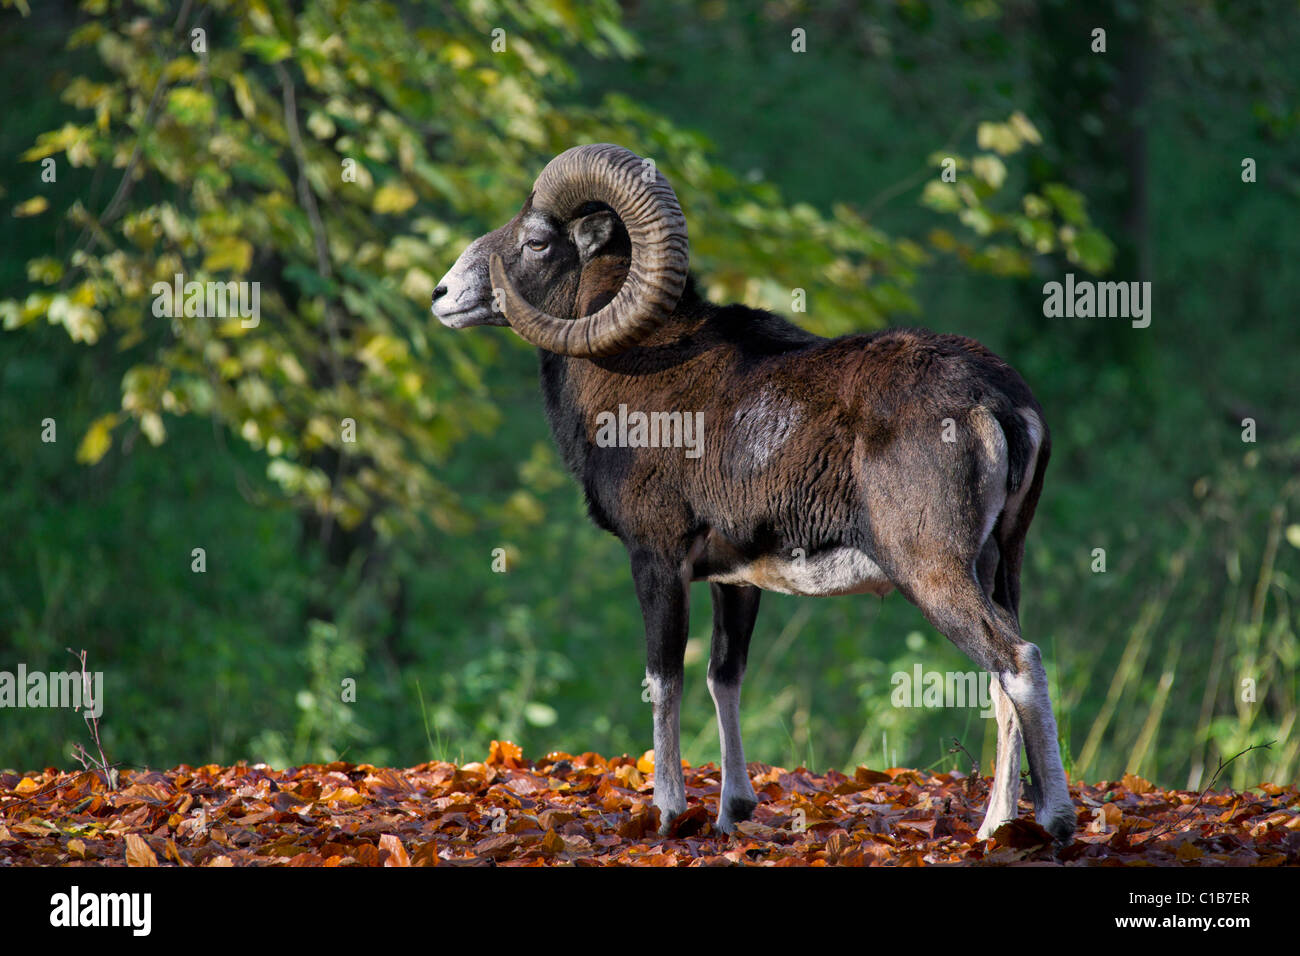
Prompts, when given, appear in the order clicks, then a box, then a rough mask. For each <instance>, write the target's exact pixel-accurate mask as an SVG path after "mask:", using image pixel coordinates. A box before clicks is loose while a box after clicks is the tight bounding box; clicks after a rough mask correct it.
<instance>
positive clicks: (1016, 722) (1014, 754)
mask: <svg viewBox="0 0 1300 956" xmlns="http://www.w3.org/2000/svg"><path fill="white" fill-rule="evenodd" d="M975 573H976V575H977V576H978V577H979V582H980V588H981V590H983V591H984V596H985V597H986V598H989V599H990V600H992V601H994V602H996V598H995V597H994V592H995V591H996V590H997V579H998V575H999V574H1001V573H1003V568H1002V555H1001V551H1000V549H999V547H998V542H997V539H996V538H995V537H994V536H993V535H989V536H988V537H987V538H986V539H985V540H984V547H983V548H982V549H981V550H980V556H979V560H978V561H976V563H975ZM990 690H991V693H992V697H993V715H994V717H995V718H996V719H997V722H998V743H997V756H996V758H995V760H994V765H993V787H992V790H991V791H990V793H989V805H988V809H987V810H986V811H985V813H984V822H983V823H982V824H981V825H980V829H979V838H980V839H981V840H987V839H988V838H989V837H991V836H992V835H993V832H994V831H995V830H996V829H997V828H998V827H1000V826H1002V824H1004V823H1009V822H1010V821H1012V820H1014V819H1015V818H1016V814H1017V813H1018V812H1019V805H1020V748H1021V746H1022V743H1023V741H1022V739H1021V734H1020V718H1019V717H1018V716H1016V708H1015V706H1014V705H1013V704H1012V703H1011V698H1009V697H1007V695H1006V694H1005V693H1004V692H1003V690H1002V682H1001V681H1000V680H998V678H997V675H996V674H995V675H993V681H992V683H991V684H990Z"/></svg>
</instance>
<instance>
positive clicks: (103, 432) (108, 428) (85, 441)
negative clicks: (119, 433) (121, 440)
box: [77, 415, 117, 465]
mask: <svg viewBox="0 0 1300 956" xmlns="http://www.w3.org/2000/svg"><path fill="white" fill-rule="evenodd" d="M115 427H117V416H116V415H101V416H100V417H99V418H97V419H95V421H94V423H93V424H92V425H91V426H90V428H88V429H87V430H86V434H85V437H83V438H82V439H81V444H80V445H78V446H77V461H79V462H81V463H82V464H83V465H93V464H95V463H96V462H98V461H99V459H101V458H103V457H104V454H105V453H106V452H107V451H108V449H109V448H110V447H111V446H112V444H113V435H112V432H113V429H114V428H115Z"/></svg>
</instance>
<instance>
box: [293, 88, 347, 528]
mask: <svg viewBox="0 0 1300 956" xmlns="http://www.w3.org/2000/svg"><path fill="white" fill-rule="evenodd" d="M275 75H276V77H277V78H278V79H279V80H280V90H281V93H282V95H283V99H284V125H285V129H286V131H287V132H288V133H289V147H290V151H291V152H292V153H293V158H294V162H295V164H296V165H297V167H298V202H299V203H301V204H302V207H303V211H304V212H306V213H307V221H308V222H309V223H311V234H312V245H313V246H314V248H315V251H316V271H317V272H318V273H320V276H321V278H322V279H327V280H332V279H333V278H334V269H333V266H332V265H331V262H330V249H329V238H328V235H327V234H326V232H325V222H324V220H322V219H321V215H320V208H319V207H318V206H317V205H316V196H315V194H314V193H313V192H312V189H311V182H310V181H309V180H308V178H307V151H306V149H305V148H304V147H303V144H302V133H301V131H300V130H299V128H298V100H297V96H296V95H295V91H294V86H293V80H292V78H291V77H290V76H289V71H288V70H286V69H285V68H284V64H282V63H277V64H275ZM325 329H326V331H327V333H328V334H329V368H330V374H331V376H332V378H333V381H332V382H331V383H330V384H331V385H332V386H333V387H334V388H335V389H337V388H338V387H339V383H340V382H341V381H342V380H343V371H342V369H341V368H340V367H339V316H338V310H337V308H336V306H335V304H334V301H333V298H332V297H330V296H326V297H325ZM346 469H347V456H346V455H344V454H343V449H342V448H340V450H339V457H338V467H337V468H335V469H334V472H333V474H332V475H331V476H330V499H331V500H330V509H329V510H327V511H326V513H325V520H324V521H323V522H322V524H321V543H322V544H323V545H325V546H328V545H329V542H330V538H331V537H332V535H333V532H334V510H333V505H334V498H335V496H336V495H337V493H338V484H339V479H340V478H342V476H343V472H344V471H345V470H346Z"/></svg>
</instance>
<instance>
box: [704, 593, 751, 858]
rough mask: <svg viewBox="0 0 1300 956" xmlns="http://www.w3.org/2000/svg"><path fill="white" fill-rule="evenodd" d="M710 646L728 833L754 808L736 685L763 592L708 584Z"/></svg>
mask: <svg viewBox="0 0 1300 956" xmlns="http://www.w3.org/2000/svg"><path fill="white" fill-rule="evenodd" d="M709 590H710V592H711V593H712V595H713V646H712V648H711V650H710V652H709V693H710V694H712V695H713V705H714V707H715V708H717V711H718V736H719V738H720V739H721V741H722V793H721V794H719V795H718V829H719V830H721V831H722V832H723V833H730V832H731V831H732V828H733V827H734V826H735V824H736V823H738V822H740V821H741V820H748V819H749V818H750V816H751V815H752V814H753V812H754V807H755V806H757V805H758V797H757V795H755V793H754V785H753V784H752V783H750V780H749V770H748V769H747V768H746V766H745V748H744V746H743V745H742V744H741V742H740V683H741V681H742V680H743V679H744V677H745V660H746V657H747V655H748V654H749V638H750V635H751V634H753V632H754V618H755V617H756V616H757V615H758V599H759V596H760V595H761V594H762V593H763V592H762V591H760V590H759V589H758V588H755V587H750V586H748V585H732V584H711V585H709Z"/></svg>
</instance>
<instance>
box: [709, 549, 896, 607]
mask: <svg viewBox="0 0 1300 956" xmlns="http://www.w3.org/2000/svg"><path fill="white" fill-rule="evenodd" d="M704 580H706V581H712V582H714V583H716V584H752V585H753V586H754V587H758V588H762V589H763V590H765V591H779V592H780V593H782V594H797V595H802V596H805V597H830V596H833V595H837V594H879V595H884V594H887V593H889V592H890V591H891V590H893V587H894V585H893V582H891V581H890V580H889V578H888V577H886V575H885V572H884V571H882V570H881V569H880V566H879V565H877V564H876V562H875V561H873V560H872V559H871V557H870V556H869V555H867V554H865V553H864V552H862V551H859V550H858V549H857V548H849V547H838V548H829V549H827V550H825V551H819V552H817V553H816V554H813V555H805V554H803V553H802V552H801V550H800V549H798V548H795V549H792V551H791V553H790V554H789V555H788V556H787V555H764V556H763V557H760V558H756V559H754V560H752V561H749V562H744V563H735V564H733V565H731V566H730V567H727V568H721V569H716V570H710V571H707V572H706V574H705V576H704Z"/></svg>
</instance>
